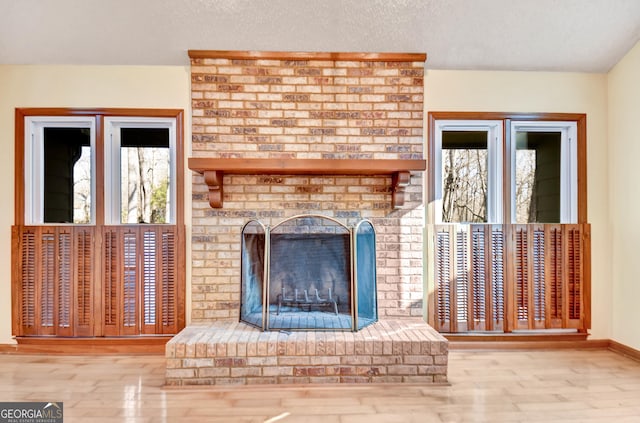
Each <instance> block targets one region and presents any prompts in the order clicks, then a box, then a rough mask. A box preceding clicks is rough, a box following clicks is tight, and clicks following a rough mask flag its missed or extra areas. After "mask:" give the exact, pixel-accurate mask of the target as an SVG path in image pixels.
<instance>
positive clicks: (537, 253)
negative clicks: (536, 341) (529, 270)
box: [532, 228, 546, 327]
mask: <svg viewBox="0 0 640 423" xmlns="http://www.w3.org/2000/svg"><path fill="white" fill-rule="evenodd" d="M544 243H545V237H544V230H543V229H540V228H534V229H533V245H532V248H533V275H532V283H533V307H534V309H533V319H534V320H535V321H536V322H542V323H543V325H542V327H544V322H545V299H546V296H545V283H546V281H545V277H544V258H545V249H544V245H545V244H544Z"/></svg>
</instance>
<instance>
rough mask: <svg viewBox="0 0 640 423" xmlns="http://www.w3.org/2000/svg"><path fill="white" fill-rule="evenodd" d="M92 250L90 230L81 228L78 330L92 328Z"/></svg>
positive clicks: (77, 294) (79, 240)
mask: <svg viewBox="0 0 640 423" xmlns="http://www.w3.org/2000/svg"><path fill="white" fill-rule="evenodd" d="M92 250H93V242H92V236H91V232H90V230H89V229H85V228H79V229H78V230H77V231H76V251H75V254H76V286H77V290H76V301H77V306H76V307H77V310H76V320H77V324H78V328H77V329H79V330H80V329H84V331H90V330H91V328H90V326H91V317H92V316H91V313H92V307H91V301H92V295H91V287H92V284H93V280H92V279H93V275H92V273H93V272H92V264H91V262H92Z"/></svg>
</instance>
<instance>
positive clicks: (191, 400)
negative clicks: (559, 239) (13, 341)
mask: <svg viewBox="0 0 640 423" xmlns="http://www.w3.org/2000/svg"><path fill="white" fill-rule="evenodd" d="M163 375H164V357H162V356H100V357H96V356H82V357H79V356H42V355H40V356H38V355H0V401H62V402H64V416H65V420H64V421H65V423H70V422H225V423H226V422H269V423H275V422H279V423H280V422H281V423H291V422H310V423H313V422H320V423H334V422H340V423H360V422H363V423H373V422H394V423H395V422H397V423H408V422H420V423H424V422H546V423H548V422H563V423H564V422H616V423H620V422H640V363H638V362H636V361H632V360H630V359H627V358H625V357H623V356H621V355H618V354H616V353H614V352H611V351H607V350H556V351H531V352H529V351H524V352H522V351H518V352H514V351H509V352H487V351H482V352H469V351H454V352H451V353H450V366H449V379H450V382H451V384H450V386H400V385H392V386H389V385H377V386H371V385H367V386H339V387H337V386H313V387H309V386H300V387H284V388H283V387H276V386H268V387H238V388H226V389H222V388H209V389H198V390H194V389H190V390H176V389H164V388H163V387H162V385H163Z"/></svg>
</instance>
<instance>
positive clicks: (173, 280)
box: [159, 230, 178, 334]
mask: <svg viewBox="0 0 640 423" xmlns="http://www.w3.org/2000/svg"><path fill="white" fill-rule="evenodd" d="M176 252H177V236H176V232H174V230H170V231H163V232H162V247H161V249H160V253H161V262H162V274H161V282H162V293H161V308H160V313H161V315H162V319H161V324H162V327H161V328H160V329H159V332H160V333H169V334H171V333H177V332H178V319H177V313H178V305H177V303H178V296H177V291H178V287H177V284H178V278H177V271H178V269H177V260H176Z"/></svg>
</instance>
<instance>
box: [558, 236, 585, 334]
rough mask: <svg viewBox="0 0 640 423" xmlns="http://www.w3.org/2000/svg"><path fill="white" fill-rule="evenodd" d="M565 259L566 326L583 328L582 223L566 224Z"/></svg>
mask: <svg viewBox="0 0 640 423" xmlns="http://www.w3.org/2000/svg"><path fill="white" fill-rule="evenodd" d="M563 238H564V241H565V242H564V244H563V247H564V251H563V253H564V259H565V263H566V270H565V271H566V274H565V279H566V281H567V283H566V286H565V290H566V292H565V301H566V303H565V304H566V307H565V310H566V313H565V319H566V321H565V326H566V327H571V328H582V325H583V323H582V322H583V318H584V316H583V307H582V304H583V291H582V289H581V287H582V280H583V274H582V269H583V263H582V261H583V257H582V250H583V247H582V230H581V226H580V225H565V226H564V233H563Z"/></svg>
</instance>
